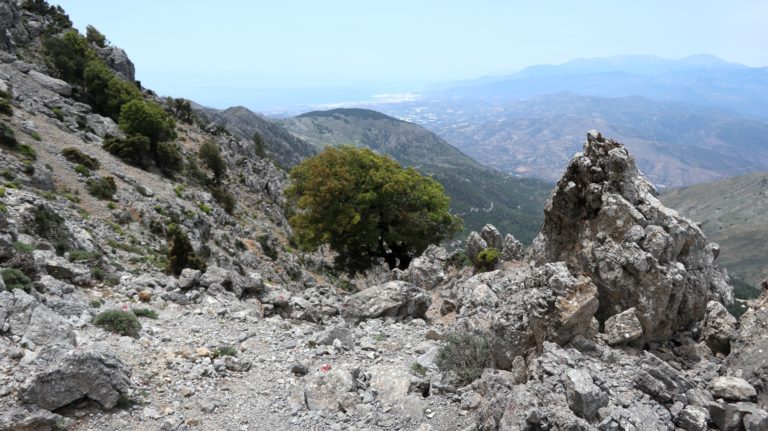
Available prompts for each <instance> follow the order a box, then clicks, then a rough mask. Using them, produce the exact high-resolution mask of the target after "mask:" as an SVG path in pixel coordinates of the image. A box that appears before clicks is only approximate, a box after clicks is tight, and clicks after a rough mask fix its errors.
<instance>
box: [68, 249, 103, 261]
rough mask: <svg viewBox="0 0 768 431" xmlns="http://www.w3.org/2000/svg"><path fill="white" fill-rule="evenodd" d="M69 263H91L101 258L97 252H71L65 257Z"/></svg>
mask: <svg viewBox="0 0 768 431" xmlns="http://www.w3.org/2000/svg"><path fill="white" fill-rule="evenodd" d="M67 257H68V258H69V261H70V262H91V261H94V260H96V259H98V258H100V257H101V253H99V252H98V251H88V250H72V251H70V252H69V254H68V255H67Z"/></svg>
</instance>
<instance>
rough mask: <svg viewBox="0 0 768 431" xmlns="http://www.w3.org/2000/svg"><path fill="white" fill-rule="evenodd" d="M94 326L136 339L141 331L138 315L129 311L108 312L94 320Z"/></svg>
mask: <svg viewBox="0 0 768 431" xmlns="http://www.w3.org/2000/svg"><path fill="white" fill-rule="evenodd" d="M93 324H94V325H96V326H98V327H100V328H102V329H104V330H106V331H110V332H114V333H115V334H120V335H124V336H129V337H136V336H138V335H139V331H140V330H141V323H139V319H137V318H136V315H135V314H133V313H130V312H128V311H121V310H107V311H103V312H101V313H99V314H97V315H96V317H94V318H93Z"/></svg>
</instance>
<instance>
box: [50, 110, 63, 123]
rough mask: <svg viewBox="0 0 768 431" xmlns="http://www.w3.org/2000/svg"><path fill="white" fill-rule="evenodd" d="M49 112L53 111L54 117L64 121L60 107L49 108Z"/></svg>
mask: <svg viewBox="0 0 768 431" xmlns="http://www.w3.org/2000/svg"><path fill="white" fill-rule="evenodd" d="M51 112H53V116H54V117H56V119H57V120H59V121H64V111H62V110H61V108H53V109H51Z"/></svg>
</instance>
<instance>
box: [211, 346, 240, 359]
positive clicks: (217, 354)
mask: <svg viewBox="0 0 768 431" xmlns="http://www.w3.org/2000/svg"><path fill="white" fill-rule="evenodd" d="M223 356H233V357H236V356H237V348H236V347H234V346H221V347H217V348H215V349H214V350H213V357H214V358H221V357H223Z"/></svg>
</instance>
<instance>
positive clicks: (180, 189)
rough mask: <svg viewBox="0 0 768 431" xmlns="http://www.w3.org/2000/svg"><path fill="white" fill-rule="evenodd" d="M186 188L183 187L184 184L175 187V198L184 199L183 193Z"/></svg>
mask: <svg viewBox="0 0 768 431" xmlns="http://www.w3.org/2000/svg"><path fill="white" fill-rule="evenodd" d="M186 189H187V188H186V187H184V184H179V185H177V186H176V187H174V188H173V192H174V193H176V197H178V198H183V197H184V191H185V190H186Z"/></svg>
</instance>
